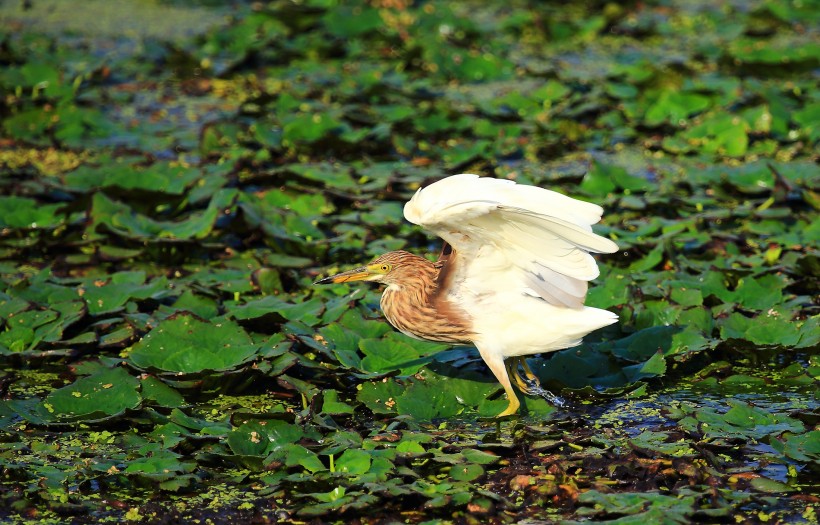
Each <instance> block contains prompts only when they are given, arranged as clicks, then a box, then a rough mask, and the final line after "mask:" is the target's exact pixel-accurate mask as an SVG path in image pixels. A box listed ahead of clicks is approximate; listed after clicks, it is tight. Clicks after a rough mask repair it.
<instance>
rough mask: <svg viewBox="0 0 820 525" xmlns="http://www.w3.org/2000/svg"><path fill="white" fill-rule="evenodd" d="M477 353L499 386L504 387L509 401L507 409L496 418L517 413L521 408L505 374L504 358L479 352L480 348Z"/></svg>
mask: <svg viewBox="0 0 820 525" xmlns="http://www.w3.org/2000/svg"><path fill="white" fill-rule="evenodd" d="M478 352H479V353H480V354H481V358H482V359H483V360H484V362H485V363H487V366H488V367H489V368H490V371H491V372H492V373H493V375H494V376H495V378H496V379H498V382H499V383H501V386H502V387H504V392H506V393H507V399H508V400H509V402H510V404H509V405H507V408H506V409H505V410H504V411H503V412H501V413H500V414H498V415H497V416H496V417H504V416H511V415H513V414H515V413H516V412H518V409H519V407H521V402H520V401H519V400H518V396H516V395H515V390H513V387H512V384H511V383H510V377H509V375H508V374H507V367H506V366H505V364H504V358H503V357H501V356H500V355H491V354H489V353H486V354H485V353H484V352H482V351H481V348H479V349H478Z"/></svg>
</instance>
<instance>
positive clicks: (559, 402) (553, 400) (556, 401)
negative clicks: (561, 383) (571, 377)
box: [536, 385, 567, 408]
mask: <svg viewBox="0 0 820 525" xmlns="http://www.w3.org/2000/svg"><path fill="white" fill-rule="evenodd" d="M536 394H537V395H539V396H541V397H543V398H544V399H546V400H547V403H550V404H552V405H554V406H556V407H558V408H561V407H563V406H564V405H566V404H567V403H566V401H564V400H563V399H562V398H560V397H559V396H556V395H555V394H553V393H552V392H550V391H549V390H544V389H543V388H541V385H538V392H536Z"/></svg>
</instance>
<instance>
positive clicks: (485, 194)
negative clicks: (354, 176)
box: [316, 174, 618, 417]
mask: <svg viewBox="0 0 820 525" xmlns="http://www.w3.org/2000/svg"><path fill="white" fill-rule="evenodd" d="M602 213H603V210H602V209H601V207H600V206H597V205H595V204H591V203H588V202H583V201H579V200H575V199H572V198H570V197H567V196H565V195H562V194H560V193H556V192H554V191H550V190H546V189H543V188H538V187H535V186H528V185H524V184H517V183H515V182H514V181H511V180H503V179H494V178H489V177H479V176H477V175H470V174H462V175H454V176H451V177H447V178H445V179H442V180H439V181H438V182H435V183H433V184H431V185H429V186H427V187H425V188H422V189H419V190H418V191H417V192H416V194H415V195H414V196H413V198H412V199H410V201H409V202H407V204H405V206H404V216H405V218H407V220H408V221H410V222H412V223H414V224H418V225H419V226H422V227H424V228H425V229H427V230H429V231H431V232H433V233H435V234H436V235H438V236H439V237H441V238H442V239H443V240H444V248H443V249H442V252H441V256H440V257H439V259H438V260H437V261H435V262H431V261H429V260H427V259H425V258H424V257H419V256H418V255H414V254H412V253H409V252H406V251H394V252H389V253H386V254H384V255H381V256H379V257H377V258H376V259H374V260H373V261H372V262H370V263H369V264H367V265H365V266H361V267H359V268H354V269H352V270H349V271H346V272H343V273H339V274H336V275H332V276H330V277H326V278H324V279H321V280H319V281H317V283H316V284H329V283H346V282H351V281H371V282H376V283H383V284H385V285H386V288H385V290H384V293H383V294H382V297H381V307H382V310H383V311H384V315H385V317H387V320H388V321H390V324H392V325H393V326H394V327H396V328H397V329H398V330H400V331H401V332H403V333H404V334H406V335H408V336H410V337H415V338H417V339H423V340H426V341H436V342H442V343H449V344H453V345H475V347H476V348H477V349H478V352H479V354H481V358H482V359H483V360H484V362H485V363H486V364H487V366H488V367H489V368H490V370H491V371H492V373H493V374H494V375H495V377H496V379H498V381H499V383H501V386H503V387H504V391H505V392H506V394H507V399H508V400H509V405H508V406H507V408H506V409H505V410H504V411H503V412H501V413H500V414H498V417H501V416H507V415H511V414H515V413H516V412H517V411H518V408H519V407H520V405H521V403H520V401H519V400H518V397H517V396H516V394H515V391H514V390H513V387H512V383H513V382H514V383H515V384H516V385H517V386H518V388H519V389H520V390H521V391H522V392H524V393H525V394H530V395H532V394H541V395H544V396H545V397H546V398H547V399H551V400H552V401H554V402H558V403H560V400H559V399H558V398H556V397H554V396H552V394H550V393H549V392H547V391H546V390H543V389H542V388H541V385H540V383H539V380H538V377H537V376H536V375H535V374H534V373H533V372H532V370H531V369H530V367H529V366H528V364H527V362H526V360H525V358H524V356H527V355H530V354H537V353H541V352H553V351H556V350H561V349H564V348H569V347H572V346H576V345H578V344H580V343H581V339H582V338H583V337H584V336H585V335H587V334H588V333H590V332H592V331H593V330H597V329H598V328H602V327H604V326H607V325H610V324H612V323H614V322H616V321H617V320H618V316H617V315H615V314H613V313H612V312H608V311H606V310H600V309H598V308H591V307H588V306H584V298H585V297H586V293H587V282H588V281H590V280H592V279H595V278H596V277H597V276H598V274H599V270H598V265H597V264H596V263H595V259H593V258H592V256H591V255H590V252H593V253H613V252H615V251H616V250H618V246H617V245H616V244H615V243H614V242H612V241H611V240H609V239H606V238H604V237H601V236H599V235H596V234H595V233H593V232H592V227H591V225H592V224H595V223H597V222H598V221H599V220H600V219H601V214H602ZM522 372H523V377H522Z"/></svg>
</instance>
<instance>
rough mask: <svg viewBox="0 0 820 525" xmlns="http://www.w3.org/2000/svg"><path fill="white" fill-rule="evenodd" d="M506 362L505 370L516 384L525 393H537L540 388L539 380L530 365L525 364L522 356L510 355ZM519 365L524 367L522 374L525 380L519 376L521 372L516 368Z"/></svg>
mask: <svg viewBox="0 0 820 525" xmlns="http://www.w3.org/2000/svg"><path fill="white" fill-rule="evenodd" d="M507 363H508V364H507V371H508V372H509V374H510V376H512V378H513V381H515V384H516V386H517V387H518V388H519V389H520V390H521V391H522V392H524V393H525V394H527V395H530V396H532V395H538V394H539V392H540V391H541V390H542V388H541V381H539V380H538V376H536V375H535V374H534V373H533V371H532V369H531V368H530V365H528V364H527V360H526V359H525V358H524V357H522V356H515V357H511V358H510V359H509V360H508V361H507ZM519 367H521V368H522V369H524V375H526V376H527V379H526V380H524V378H522V377H521V372H519V370H518V369H519Z"/></svg>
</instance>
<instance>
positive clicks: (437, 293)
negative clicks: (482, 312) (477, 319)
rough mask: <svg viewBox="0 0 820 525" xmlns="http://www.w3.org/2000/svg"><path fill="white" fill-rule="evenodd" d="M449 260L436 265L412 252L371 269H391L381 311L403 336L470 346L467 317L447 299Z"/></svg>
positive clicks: (375, 262)
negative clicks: (384, 267)
mask: <svg viewBox="0 0 820 525" xmlns="http://www.w3.org/2000/svg"><path fill="white" fill-rule="evenodd" d="M447 261H448V257H442V258H440V259H439V260H438V261H437V262H435V263H433V262H430V261H428V260H427V259H425V258H424V257H419V256H418V255H413V254H412V253H410V252H405V251H396V252H389V253H386V254H384V255H382V256H380V257H378V258H376V259H374V260H373V262H372V263H370V264H369V265H368V266H382V265H385V264H387V265H390V267H391V268H392V270H391V271H390V272H389V273H387V274H386V275H385V276H384V279H383V280H382V281H381V282H383V283H385V284H387V288H386V289H385V290H384V293H383V294H382V299H381V307H382V311H383V312H384V315H385V317H387V320H388V321H390V324H392V325H393V326H395V327H396V328H397V329H398V330H399V331H400V332H402V333H404V334H406V335H409V336H410V337H415V338H416V339H424V340H427V341H437V342H441V343H450V344H470V342H471V341H472V337H473V335H474V334H473V333H472V328H471V325H472V323H471V322H470V319H469V317H468V316H467V313H466V312H464V311H463V310H461V309H459V308H458V307H457V306H456V305H454V304H453V303H452V302H451V301H450V300H448V298H447V293H446V278H447V275H448V273H449V272H448V271H447V268H448V265H447Z"/></svg>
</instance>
